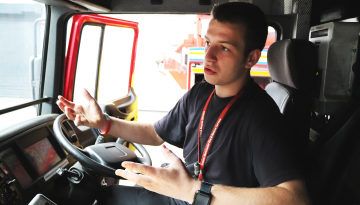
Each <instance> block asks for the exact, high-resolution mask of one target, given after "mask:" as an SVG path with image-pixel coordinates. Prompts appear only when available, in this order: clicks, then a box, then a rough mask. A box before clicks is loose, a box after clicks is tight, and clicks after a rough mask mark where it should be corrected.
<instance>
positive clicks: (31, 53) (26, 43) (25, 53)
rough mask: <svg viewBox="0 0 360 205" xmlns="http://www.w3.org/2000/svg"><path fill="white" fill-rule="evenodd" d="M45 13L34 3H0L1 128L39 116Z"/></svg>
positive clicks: (43, 8) (39, 5) (43, 9)
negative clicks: (27, 104) (28, 104)
mask: <svg viewBox="0 0 360 205" xmlns="http://www.w3.org/2000/svg"><path fill="white" fill-rule="evenodd" d="M45 12H46V11H45V6H44V5H43V4H40V3H37V2H34V1H19V0H12V1H0V28H1V31H0V39H1V40H0V64H1V67H0V129H2V128H5V127H8V126H10V125H13V124H16V123H19V122H20V121H24V120H27V119H30V118H33V117H35V116H37V115H38V112H39V111H38V104H39V103H37V102H38V101H36V100H39V99H40V98H41V97H42V96H40V93H41V91H40V89H41V76H42V75H41V73H42V70H41V66H42V48H43V39H44V30H45V20H46V19H45V16H46V15H45ZM34 101H36V102H34ZM40 101H41V100H40ZM29 102H33V103H30V104H35V105H31V106H26V105H25V103H29ZM40 103H41V102H40ZM19 105H22V106H19Z"/></svg>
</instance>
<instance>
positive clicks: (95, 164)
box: [53, 114, 151, 178]
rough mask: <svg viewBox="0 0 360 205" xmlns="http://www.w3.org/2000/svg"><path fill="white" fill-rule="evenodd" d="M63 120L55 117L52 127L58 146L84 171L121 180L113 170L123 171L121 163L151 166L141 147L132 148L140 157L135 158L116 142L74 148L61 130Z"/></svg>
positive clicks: (133, 154)
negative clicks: (77, 162) (127, 162)
mask: <svg viewBox="0 0 360 205" xmlns="http://www.w3.org/2000/svg"><path fill="white" fill-rule="evenodd" d="M65 120H67V117H66V115H65V114H61V115H59V116H58V117H56V119H55V121H54V125H53V130H54V134H55V137H56V139H57V141H58V142H59V143H60V145H61V146H62V147H63V148H64V149H65V150H66V151H67V152H68V153H69V154H70V155H72V156H73V157H74V158H75V159H76V160H78V161H79V162H80V164H82V165H83V166H84V168H85V169H88V170H90V171H92V172H95V173H97V174H100V175H102V176H107V177H113V178H121V177H119V176H117V175H116V174H115V170H116V169H123V167H122V166H121V163H122V162H123V161H134V162H140V163H143V164H148V165H151V159H150V156H149V154H148V153H147V151H146V150H145V148H143V147H142V146H141V147H142V148H143V149H142V148H141V147H140V148H138V146H134V147H135V148H136V149H137V150H138V151H139V153H140V154H141V156H142V157H139V156H136V154H135V153H134V152H133V151H132V150H130V149H129V148H127V147H125V146H123V145H122V144H120V143H117V142H106V143H100V144H95V145H91V146H88V147H86V148H85V149H81V148H79V147H76V146H74V145H73V144H72V143H71V142H70V141H69V139H68V137H66V136H65V134H64V132H63V130H62V126H61V125H62V123H63V122H64V121H65ZM134 144H135V143H134Z"/></svg>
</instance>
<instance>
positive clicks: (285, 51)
mask: <svg viewBox="0 0 360 205" xmlns="http://www.w3.org/2000/svg"><path fill="white" fill-rule="evenodd" d="M316 56H317V52H316V47H315V45H314V44H312V43H311V42H309V41H307V40H302V39H287V40H281V41H277V42H275V43H274V44H273V45H271V46H270V48H269V51H268V68H269V71H270V74H271V78H272V81H273V82H271V83H270V84H268V85H267V86H266V88H265V90H266V92H267V93H268V94H269V95H270V96H271V97H272V98H273V100H274V101H275V102H276V104H277V105H278V107H279V109H280V111H281V113H282V114H283V115H284V117H285V119H286V121H287V122H288V123H289V126H290V128H291V129H292V131H293V135H294V140H297V142H298V143H300V144H301V145H303V146H305V145H306V143H307V139H308V134H309V127H310V109H311V103H312V97H313V91H314V90H315V88H314V86H315V77H316V67H317V57H316Z"/></svg>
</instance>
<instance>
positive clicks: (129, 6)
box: [36, 0, 292, 15]
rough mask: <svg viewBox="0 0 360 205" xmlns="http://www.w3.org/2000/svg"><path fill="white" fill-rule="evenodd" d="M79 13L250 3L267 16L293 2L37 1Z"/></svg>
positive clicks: (198, 8)
mask: <svg viewBox="0 0 360 205" xmlns="http://www.w3.org/2000/svg"><path fill="white" fill-rule="evenodd" d="M36 1H40V2H43V3H46V4H49V5H55V6H65V7H68V8H71V9H74V10H79V11H85V12H86V11H95V12H111V13H209V12H210V10H211V8H212V6H213V4H217V3H224V2H228V1H241V2H249V3H253V4H255V5H257V6H259V7H260V8H261V9H262V10H263V11H264V12H265V13H266V14H273V15H274V14H284V8H285V5H284V1H285V2H289V1H290V2H292V0H36ZM285 4H286V3H285Z"/></svg>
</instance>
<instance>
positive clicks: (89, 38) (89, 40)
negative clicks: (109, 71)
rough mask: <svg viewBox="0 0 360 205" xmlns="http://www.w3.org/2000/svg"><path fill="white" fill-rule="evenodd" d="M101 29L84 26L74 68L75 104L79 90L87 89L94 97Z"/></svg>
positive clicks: (79, 94)
mask: <svg viewBox="0 0 360 205" xmlns="http://www.w3.org/2000/svg"><path fill="white" fill-rule="evenodd" d="M101 32H102V31H101V27H99V26H91V25H85V26H84V28H83V30H82V34H81V41H80V47H79V53H78V62H77V66H76V75H75V82H74V83H75V85H74V86H75V88H74V98H73V100H74V101H75V102H76V101H78V98H81V90H82V89H83V88H85V89H87V90H88V91H89V93H90V94H92V95H93V96H96V95H95V94H96V93H95V92H96V87H95V86H96V80H97V72H98V69H97V68H98V62H99V52H100V47H99V45H100V40H101Z"/></svg>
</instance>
